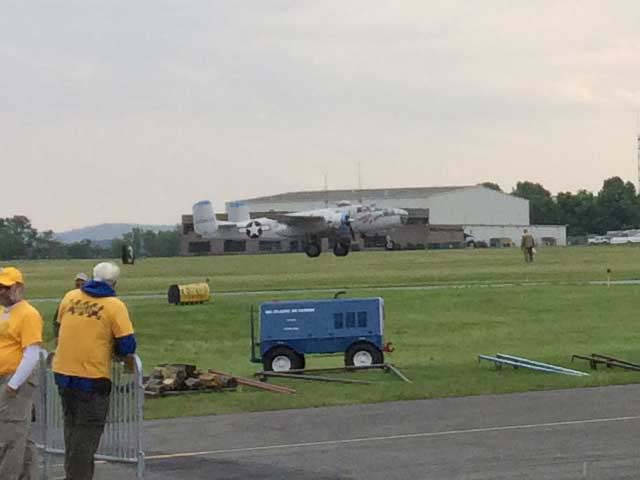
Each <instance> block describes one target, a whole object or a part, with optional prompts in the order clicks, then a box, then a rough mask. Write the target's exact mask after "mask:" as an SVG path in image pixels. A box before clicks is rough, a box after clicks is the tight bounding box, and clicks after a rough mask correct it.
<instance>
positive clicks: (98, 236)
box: [55, 223, 176, 243]
mask: <svg viewBox="0 0 640 480" xmlns="http://www.w3.org/2000/svg"><path fill="white" fill-rule="evenodd" d="M135 227H139V228H141V229H142V230H153V231H154V232H160V231H166V230H173V229H175V228H176V226H175V225H137V224H135V223H103V224H100V225H94V226H93V227H84V228H77V229H75V230H68V231H66V232H60V233H56V234H55V238H56V240H59V241H61V242H63V243H73V242H79V241H81V240H91V241H93V242H105V241H110V240H113V239H114V238H120V237H122V235H124V234H125V233H129V232H130V231H131V230H132V229H133V228H135Z"/></svg>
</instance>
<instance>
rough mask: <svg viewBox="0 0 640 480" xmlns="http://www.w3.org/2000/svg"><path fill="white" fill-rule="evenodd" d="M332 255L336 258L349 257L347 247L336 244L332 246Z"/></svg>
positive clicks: (346, 245) (344, 244) (342, 244)
mask: <svg viewBox="0 0 640 480" xmlns="http://www.w3.org/2000/svg"><path fill="white" fill-rule="evenodd" d="M333 254H334V255H335V256H336V257H346V256H347V255H349V245H348V244H346V243H339V242H336V244H335V245H334V246H333Z"/></svg>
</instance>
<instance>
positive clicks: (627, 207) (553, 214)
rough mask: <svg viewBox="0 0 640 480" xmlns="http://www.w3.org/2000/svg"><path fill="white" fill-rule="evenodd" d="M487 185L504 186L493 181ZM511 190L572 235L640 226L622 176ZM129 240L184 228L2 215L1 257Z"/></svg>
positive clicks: (48, 254) (71, 252)
mask: <svg viewBox="0 0 640 480" xmlns="http://www.w3.org/2000/svg"><path fill="white" fill-rule="evenodd" d="M482 185H484V186H485V187H488V188H492V189H494V190H498V191H502V189H501V188H500V186H499V185H498V184H496V183H493V182H484V183H482ZM511 195H514V196H516V197H521V198H525V199H527V200H529V209H530V222H531V224H533V225H567V226H568V229H567V234H568V235H569V236H584V235H588V234H599V235H602V234H604V233H606V232H608V231H612V230H626V229H631V228H638V227H639V226H640V195H639V194H638V192H636V188H635V186H634V185H633V183H631V182H625V181H623V180H622V179H621V178H620V177H612V178H609V179H607V180H605V181H604V183H603V184H602V188H601V189H600V191H599V192H598V193H597V194H594V193H592V192H589V191H587V190H579V191H578V192H576V193H572V192H560V193H558V194H557V195H555V196H554V195H552V194H551V192H550V191H549V190H547V189H546V188H544V186H542V185H541V184H539V183H533V182H529V181H523V182H518V183H517V184H516V186H515V188H513V189H512V191H511ZM125 244H126V245H131V246H133V248H134V251H135V252H136V256H138V257H140V256H149V257H175V256H177V255H179V254H180V234H179V229H178V227H176V228H175V230H170V231H163V232H154V231H152V230H142V229H140V228H133V229H132V230H131V232H129V233H126V234H125V235H123V236H122V238H119V239H115V240H112V241H111V242H110V243H109V242H107V243H106V244H105V243H104V242H93V241H91V240H82V241H79V242H73V243H66V244H65V243H62V242H60V241H58V240H56V238H55V234H54V233H53V232H52V231H51V230H46V231H43V232H39V231H38V230H37V229H36V228H34V227H33V225H31V221H30V220H29V219H28V218H27V217H25V216H22V215H15V216H13V217H9V218H0V260H14V259H47V258H119V257H120V255H121V253H122V246H123V245H125Z"/></svg>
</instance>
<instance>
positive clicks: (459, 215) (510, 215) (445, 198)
mask: <svg viewBox="0 0 640 480" xmlns="http://www.w3.org/2000/svg"><path fill="white" fill-rule="evenodd" d="M424 201H425V202H426V203H425V204H426V206H427V208H429V212H430V216H429V221H430V222H431V223H432V224H436V225H470V224H484V225H527V224H528V223H529V201H528V200H525V199H523V198H518V197H514V196H513V195H507V194H506V193H501V192H496V191H494V190H491V189H489V188H484V187H472V188H465V189H460V190H455V191H452V192H446V193H440V194H437V195H431V196H429V197H427V198H426V199H425V200H424Z"/></svg>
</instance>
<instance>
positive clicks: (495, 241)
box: [489, 237, 515, 248]
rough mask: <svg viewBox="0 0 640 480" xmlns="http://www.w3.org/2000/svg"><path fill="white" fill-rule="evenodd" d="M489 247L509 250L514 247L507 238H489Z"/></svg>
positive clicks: (511, 241)
mask: <svg viewBox="0 0 640 480" xmlns="http://www.w3.org/2000/svg"><path fill="white" fill-rule="evenodd" d="M489 245H490V246H491V247H492V248H511V247H515V244H514V243H513V240H511V239H510V238H507V237H499V238H490V239H489Z"/></svg>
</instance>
